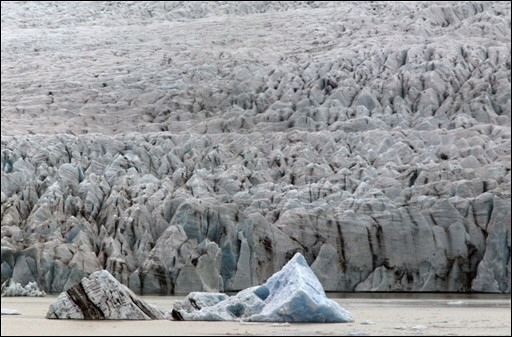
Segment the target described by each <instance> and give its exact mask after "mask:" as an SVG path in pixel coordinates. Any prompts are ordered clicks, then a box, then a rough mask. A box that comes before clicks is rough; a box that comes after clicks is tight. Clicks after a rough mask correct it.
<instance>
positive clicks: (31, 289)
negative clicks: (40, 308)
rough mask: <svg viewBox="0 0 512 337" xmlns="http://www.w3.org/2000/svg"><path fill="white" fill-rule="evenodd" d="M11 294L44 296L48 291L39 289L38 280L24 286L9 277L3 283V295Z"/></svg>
mask: <svg viewBox="0 0 512 337" xmlns="http://www.w3.org/2000/svg"><path fill="white" fill-rule="evenodd" d="M9 296H30V297H43V296H46V293H45V292H44V291H42V290H40V289H39V287H38V286H37V283H36V282H29V283H28V284H27V285H26V286H22V285H21V284H19V283H17V282H14V281H13V280H12V279H11V278H9V279H8V280H7V281H5V282H4V283H2V297H9Z"/></svg>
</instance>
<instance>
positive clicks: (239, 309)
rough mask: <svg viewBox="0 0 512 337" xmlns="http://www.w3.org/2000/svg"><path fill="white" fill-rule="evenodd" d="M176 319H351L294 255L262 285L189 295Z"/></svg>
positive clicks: (176, 310)
mask: <svg viewBox="0 0 512 337" xmlns="http://www.w3.org/2000/svg"><path fill="white" fill-rule="evenodd" d="M172 316H173V318H174V319H176V320H185V321H187V320H191V321H219V320H220V321H229V320H239V319H241V320H245V321H255V322H296V323H299V322H309V323H345V322H352V321H353V319H352V316H351V315H350V313H349V312H348V311H346V310H345V309H343V308H341V307H340V306H339V305H338V303H336V302H334V301H332V300H330V299H328V298H327V297H326V296H325V293H324V290H323V288H322V285H321V284H320V281H318V279H317V278H316V276H315V274H314V273H313V271H312V270H311V268H309V266H308V264H307V262H306V260H305V259H304V257H303V256H302V255H301V254H299V253H297V254H296V255H295V256H294V257H293V258H292V259H291V260H290V262H288V263H287V264H286V265H285V266H284V267H283V269H282V270H281V271H279V272H277V273H275V274H274V275H272V276H271V277H270V278H269V279H268V281H267V282H265V284H263V285H261V286H257V287H251V288H248V289H245V290H243V291H241V292H239V293H238V294H237V295H235V296H232V297H228V296H226V295H223V294H217V293H197V292H194V293H191V294H189V295H187V297H186V298H185V299H184V301H183V302H182V303H179V302H178V303H176V304H175V306H174V310H173V312H172Z"/></svg>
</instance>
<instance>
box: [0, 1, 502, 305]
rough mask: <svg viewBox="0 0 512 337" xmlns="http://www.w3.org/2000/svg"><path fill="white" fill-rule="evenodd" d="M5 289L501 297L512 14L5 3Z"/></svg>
mask: <svg viewBox="0 0 512 337" xmlns="http://www.w3.org/2000/svg"><path fill="white" fill-rule="evenodd" d="M1 9H2V17H1V20H2V30H1V35H2V36H1V37H2V39H1V64H2V74H1V75H2V76H1V91H2V95H1V109H2V113H1V123H0V126H1V150H0V159H1V163H0V164H1V165H0V178H1V234H2V239H1V261H0V264H1V282H2V283H3V282H5V281H6V280H7V279H8V278H11V279H12V280H13V281H15V282H18V283H20V284H22V285H26V284H28V283H29V282H36V283H37V284H38V286H39V287H40V289H41V290H43V291H45V292H46V293H50V294H59V293H61V292H63V291H66V290H68V289H69V288H71V287H72V286H74V285H75V284H77V283H78V282H80V280H81V279H82V278H83V277H87V276H89V275H90V274H92V273H93V272H95V271H98V270H103V269H105V270H107V271H109V272H110V273H111V274H112V275H113V276H114V277H115V278H116V279H117V280H118V281H119V282H121V283H122V284H124V285H126V286H128V287H129V288H130V289H131V290H132V291H134V292H135V293H136V294H145V295H149V294H160V295H172V294H188V293H190V292H193V291H207V292H236V291H240V290H242V289H246V288H249V287H252V286H256V285H258V284H262V283H263V282H265V280H267V279H268V278H269V277H270V276H271V275H272V274H273V273H275V272H276V271H278V270H280V269H281V268H282V267H283V266H284V265H285V263H286V262H287V261H289V260H290V259H291V258H292V257H293V256H294V255H295V254H296V253H297V252H300V253H301V254H302V255H303V256H304V258H305V259H306V261H307V263H308V264H309V265H310V266H311V268H312V270H313V271H314V273H315V275H316V276H317V277H318V279H319V281H320V282H321V283H322V285H323V287H324V289H325V290H326V291H343V292H355V291H392V292H398V291H423V292H491V293H510V291H511V281H510V280H511V269H512V268H511V258H510V257H511V254H510V250H511V220H510V219H511V213H510V211H511V206H510V205H511V200H510V192H511V182H510V172H511V122H510V117H511V94H510V93H511V47H510V40H511V33H510V24H511V21H510V14H511V5H510V3H509V2H501V1H476V2H384V1H374V2H317V1H314V2H310V1H292V2H273V1H272V2H233V3H231V2H230V3H224V2H209V1H206V2H202V1H198V2H150V1H140V2H109V1H98V2H67V1H45V2H23V1H21V2H16V1H7V2H5V1H3V2H2V3H1Z"/></svg>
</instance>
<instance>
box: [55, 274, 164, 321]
mask: <svg viewBox="0 0 512 337" xmlns="http://www.w3.org/2000/svg"><path fill="white" fill-rule="evenodd" d="M46 318H50V319H53V318H57V319H86V320H105V319H108V320H113V319H116V320H150V319H169V318H170V315H169V313H168V312H166V311H163V310H160V309H158V308H156V307H155V306H153V305H151V304H148V303H146V302H145V301H143V300H141V299H139V298H138V297H137V296H136V295H135V294H134V293H133V292H132V291H131V290H130V289H128V288H127V287H126V286H124V285H122V284H121V283H119V281H117V280H116V279H115V278H114V277H113V276H112V275H111V274H110V273H109V272H108V271H106V270H101V271H97V272H94V273H92V274H91V275H90V276H89V277H87V278H83V279H82V281H81V282H80V283H78V284H77V285H75V286H73V287H71V288H70V289H68V290H67V291H65V292H63V293H61V294H60V295H59V297H58V298H57V300H55V302H53V303H52V304H51V305H50V308H49V309H48V313H47V314H46Z"/></svg>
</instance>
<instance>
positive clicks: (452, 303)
mask: <svg viewBox="0 0 512 337" xmlns="http://www.w3.org/2000/svg"><path fill="white" fill-rule="evenodd" d="M463 304H465V303H464V302H462V301H451V302H448V305H463Z"/></svg>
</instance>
